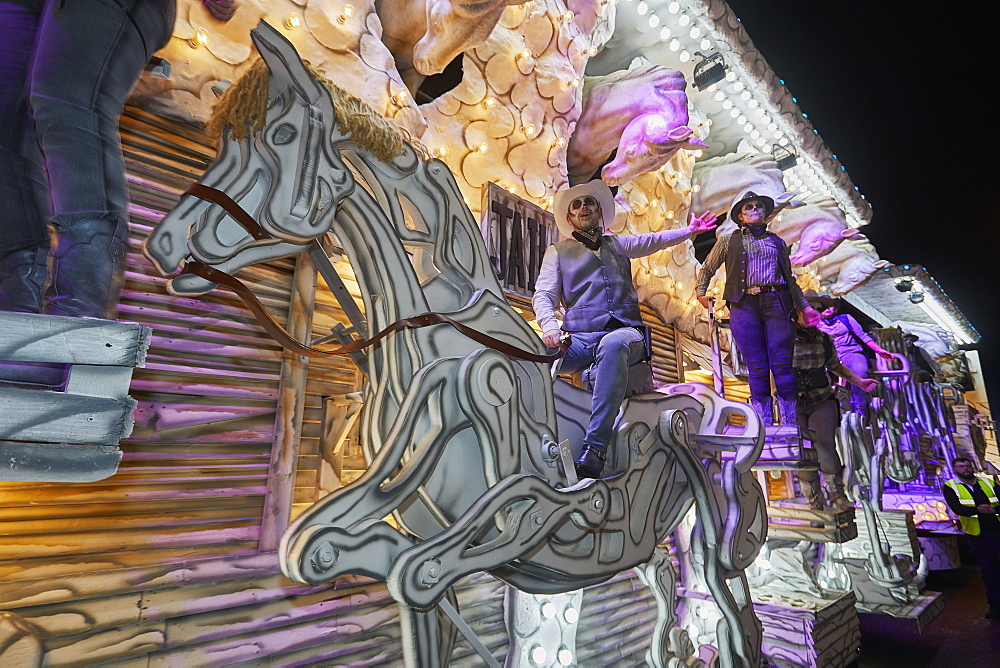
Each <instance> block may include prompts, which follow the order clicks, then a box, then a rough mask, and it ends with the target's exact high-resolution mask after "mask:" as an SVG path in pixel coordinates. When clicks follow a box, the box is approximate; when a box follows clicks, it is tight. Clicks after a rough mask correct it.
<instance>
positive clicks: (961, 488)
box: [945, 478, 1000, 536]
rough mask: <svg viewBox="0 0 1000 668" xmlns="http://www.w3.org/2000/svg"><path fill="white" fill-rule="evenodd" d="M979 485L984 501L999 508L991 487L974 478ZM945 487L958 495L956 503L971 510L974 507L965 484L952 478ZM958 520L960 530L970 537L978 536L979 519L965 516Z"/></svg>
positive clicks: (973, 501)
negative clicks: (984, 497)
mask: <svg viewBox="0 0 1000 668" xmlns="http://www.w3.org/2000/svg"><path fill="white" fill-rule="evenodd" d="M976 481H977V482H978V483H979V487H980V489H982V490H983V493H984V494H986V499H987V500H988V501H989V502H990V504H991V505H994V506H1000V500H997V496H996V494H995V493H994V491H993V485H990V484H989V483H988V482H987V481H985V480H983V479H982V478H976ZM945 485H946V486H948V487H950V488H951V490H952V491H953V492H955V494H957V495H958V502H959V503H961V504H962V505H963V506H970V507H972V508H975V507H976V501H975V499H973V498H972V492H970V491H969V488H968V487H966V486H965V483H963V482H962V481H960V480H959V479H958V478H953V479H951V480H949V481H948V482H946V483H945ZM958 520H959V521H960V522H961V523H962V529H963V530H964V531H965V533H967V534H969V535H970V536H978V535H979V518H978V517H966V516H965V515H959V516H958Z"/></svg>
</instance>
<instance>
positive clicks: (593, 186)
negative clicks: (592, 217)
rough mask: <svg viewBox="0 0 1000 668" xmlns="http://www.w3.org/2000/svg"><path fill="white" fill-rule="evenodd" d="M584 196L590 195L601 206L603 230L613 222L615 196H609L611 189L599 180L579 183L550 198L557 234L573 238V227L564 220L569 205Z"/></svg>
mask: <svg viewBox="0 0 1000 668" xmlns="http://www.w3.org/2000/svg"><path fill="white" fill-rule="evenodd" d="M584 195H590V196H591V197H593V198H594V199H596V200H597V203H598V204H600V205H601V218H602V219H603V223H604V224H603V227H604V228H605V229H607V227H608V226H609V225H611V223H612V222H614V220H615V196H614V195H613V194H611V188H609V187H608V184H607V183H605V182H604V181H602V180H600V179H594V180H593V181H590V182H588V183H581V184H580V185H578V186H573V187H572V188H566V189H565V190H560V191H559V192H557V193H556V194H555V196H554V197H553V198H552V214H553V215H554V216H555V219H556V227H558V228H559V232H561V233H562V235H563V236H564V237H567V238H569V237H572V236H573V226H572V225H571V224H570V223H569V221H568V220H566V214H567V213H568V212H569V204H570V202H572V201H573V200H575V199H576V198H577V197H583V196H584Z"/></svg>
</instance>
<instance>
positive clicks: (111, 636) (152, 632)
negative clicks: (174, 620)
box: [45, 623, 165, 668]
mask: <svg viewBox="0 0 1000 668" xmlns="http://www.w3.org/2000/svg"><path fill="white" fill-rule="evenodd" d="M58 640H60V641H63V642H58V641H56V640H50V641H49V642H48V643H47V646H46V650H47V651H46V655H45V663H46V665H50V666H60V668H63V667H65V668H76V667H77V666H79V667H80V668H89V666H93V665H96V664H98V663H103V662H106V661H114V660H117V659H121V658H126V657H136V656H140V655H143V654H148V653H149V652H152V651H155V650H157V649H159V648H161V647H163V644H164V641H165V637H164V631H163V624H158V623H153V624H143V625H140V626H129V627H127V628H124V629H120V630H119V629H115V630H109V631H102V632H99V633H93V634H83V635H82V637H81V636H70V637H68V638H60V639H58Z"/></svg>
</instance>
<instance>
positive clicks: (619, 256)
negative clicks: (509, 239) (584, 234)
mask: <svg viewBox="0 0 1000 668" xmlns="http://www.w3.org/2000/svg"><path fill="white" fill-rule="evenodd" d="M555 249H556V252H557V253H559V277H560V281H561V283H560V286H559V287H560V290H561V292H562V299H563V303H564V304H565V305H566V317H565V318H564V319H563V327H562V328H563V329H564V330H565V331H567V332H600V331H603V330H605V329H607V327H608V322H609V321H610V320H611V318H617V319H618V320H619V321H621V323H622V324H624V325H632V326H640V325H642V316H641V315H640V313H639V296H638V295H637V294H636V291H635V286H634V285H633V284H632V261H631V260H629V258H627V257H626V256H625V254H624V253H623V252H622V248H621V246H620V245H619V243H618V240H617V239H615V237H614V235H605V236H604V237H603V239H602V240H601V250H600V254H598V253H596V252H594V251H592V250H590V249H589V248H587V247H586V246H584V245H583V244H582V243H580V242H579V241H577V240H575V239H564V240H562V241H559V242H557V243H556V244H555Z"/></svg>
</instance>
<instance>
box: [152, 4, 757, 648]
mask: <svg viewBox="0 0 1000 668" xmlns="http://www.w3.org/2000/svg"><path fill="white" fill-rule="evenodd" d="M252 36H253V42H254V44H255V45H256V47H257V50H258V51H259V52H260V54H261V56H262V57H263V63H264V65H260V66H258V67H255V68H253V69H251V70H250V72H248V74H247V75H245V76H244V77H243V79H241V80H240V81H239V82H237V83H236V84H234V85H233V86H232V88H231V90H230V91H227V98H229V99H236V100H239V99H245V100H254V99H258V98H259V102H258V103H257V104H258V106H256V107H254V106H253V104H249V105H248V106H249V108H251V111H250V112H248V113H247V114H245V117H236V116H234V119H233V120H232V121H231V127H230V129H228V130H226V132H225V133H224V135H223V140H222V142H221V151H220V154H219V157H218V159H217V160H216V162H215V163H214V164H213V165H212V166H211V167H209V169H208V170H207V171H206V173H205V175H204V178H203V179H202V180H201V182H200V183H199V184H195V185H194V186H192V188H191V189H190V190H189V191H188V194H186V195H185V196H184V197H183V198H182V199H181V201H180V203H179V204H178V206H177V207H176V208H175V209H174V210H173V212H171V213H170V214H169V215H168V216H167V217H166V218H164V220H163V222H162V223H161V224H160V226H159V227H158V228H157V229H156V230H155V231H154V233H153V234H152V235H151V236H150V238H149V240H148V241H147V244H146V247H145V251H146V253H147V255H149V256H150V258H151V259H153V261H154V262H156V263H157V265H158V266H159V268H160V269H161V270H163V271H164V272H165V273H166V272H172V271H175V270H176V269H177V268H178V267H180V266H184V267H185V271H184V273H181V274H180V275H178V276H176V277H174V278H172V279H171V281H170V282H169V284H168V287H169V289H170V290H171V291H172V292H174V293H176V294H185V295H194V294H202V293H205V292H207V291H209V290H211V289H213V288H214V287H216V285H217V284H219V283H226V284H233V281H232V279H231V277H230V276H229V274H232V273H234V272H236V271H238V270H239V269H241V268H243V267H246V266H249V265H250V264H253V263H256V262H261V261H264V260H268V259H273V258H277V257H282V256H288V255H292V254H295V253H300V252H311V254H312V257H314V258H316V257H317V256H318V255H319V254H318V253H317V252H316V250H317V249H318V248H319V247H320V246H319V242H320V240H322V239H323V237H325V235H327V234H328V233H332V234H333V235H335V238H336V242H338V243H339V244H340V246H341V247H342V248H343V249H344V251H345V253H346V255H347V256H348V258H349V261H350V263H351V266H352V268H353V270H354V273H355V275H356V277H357V280H358V283H359V285H360V286H361V288H362V290H361V291H362V294H363V296H364V314H363V315H362V314H360V313H359V312H358V309H357V308H356V307H354V305H353V303H352V304H344V306H345V311H346V312H347V314H348V316H349V317H350V318H351V320H352V321H353V323H352V324H353V328H352V329H353V330H354V331H355V332H356V333H357V334H359V335H360V337H361V338H363V337H365V336H370V337H371V338H369V339H368V340H367V341H365V342H358V343H355V344H351V345H350V346H348V348H349V349H350V350H351V351H353V353H354V358H355V360H357V361H359V364H360V365H361V368H362V371H363V372H364V374H365V376H366V380H367V384H366V389H365V393H364V397H365V406H364V413H363V416H362V418H361V422H362V424H361V439H362V446H363V449H364V452H365V457H366V460H367V462H368V465H369V468H368V471H367V472H366V473H365V474H364V475H363V476H362V477H361V478H359V479H358V480H356V481H355V482H353V483H350V484H348V485H347V486H345V487H343V488H341V489H339V490H337V491H335V492H334V493H332V494H330V495H329V496H327V497H325V498H323V499H321V500H320V501H318V502H317V503H316V504H314V505H313V506H312V507H311V508H310V509H309V510H307V511H306V512H305V513H303V514H302V515H301V516H300V517H299V518H297V520H296V521H295V522H294V523H293V524H292V525H291V526H290V527H289V528H288V530H287V531H286V533H285V535H284V537H283V539H282V542H281V547H280V553H279V554H280V559H281V567H282V570H283V571H284V572H285V574H286V575H287V576H288V577H290V578H292V579H293V580H296V581H300V582H306V583H314V584H318V583H324V582H329V581H331V580H332V579H334V578H336V577H338V576H340V575H344V574H358V575H366V576H370V577H373V578H375V579H377V580H380V581H383V582H385V583H386V584H387V586H388V589H389V591H390V592H391V594H392V596H393V598H394V599H395V600H396V601H397V602H398V604H399V610H400V619H401V624H402V627H403V638H404V655H405V658H406V661H407V664H408V665H410V666H421V668H424V667H427V666H437V665H445V664H447V662H448V658H449V655H450V652H451V648H452V643H453V641H454V638H455V631H454V630H453V629H452V628H451V625H445V624H441V623H439V617H438V615H437V614H436V613H435V612H434V610H435V608H436V607H437V606H439V605H441V606H445V608H446V611H447V608H448V605H449V604H448V601H449V600H451V601H452V602H454V595H453V594H451V593H450V588H451V587H452V585H454V584H455V582H456V581H458V580H459V579H460V578H462V577H463V576H466V575H468V574H470V573H473V572H476V571H487V572H489V573H491V574H492V575H494V576H496V577H497V578H500V579H501V580H503V581H504V582H506V583H508V584H510V585H511V586H513V587H516V588H518V589H521V590H523V591H527V592H531V593H536V594H555V593H559V592H566V591H572V590H576V589H580V588H582V587H585V586H587V585H592V584H596V583H599V582H602V581H604V580H606V579H608V578H610V577H611V576H612V575H614V574H615V573H617V572H619V571H622V570H624V569H627V568H632V567H636V566H639V565H641V564H643V563H645V562H647V561H649V560H650V559H651V557H653V555H654V551H655V550H656V546H657V544H658V543H660V542H661V541H663V540H664V539H665V538H666V537H667V536H668V534H669V533H670V532H671V531H673V529H674V528H675V527H676V526H677V525H678V523H679V522H680V520H681V519H682V518H683V516H684V515H685V514H686V513H687V511H688V510H690V509H691V508H692V505H693V506H694V510H695V517H696V520H697V523H696V528H695V530H694V534H693V535H694V538H693V540H694V541H695V543H696V544H697V545H698V547H699V549H700V550H702V552H703V554H704V557H705V558H704V563H705V567H704V572H703V573H699V578H698V579H699V581H702V582H704V583H706V586H707V589H708V591H707V592H706V593H707V594H709V595H711V597H713V598H714V600H715V601H716V603H717V605H718V606H719V609H720V613H721V618H720V620H719V621H718V624H717V626H716V628H715V629H714V632H715V635H716V639H717V645H718V648H717V649H718V651H719V658H720V660H721V662H722V664H723V665H732V666H747V667H749V666H757V665H758V664H759V661H760V641H761V626H760V623H759V622H758V621H757V619H756V617H755V616H754V613H753V609H752V607H751V602H750V596H749V591H748V589H747V584H746V579H745V577H744V575H743V569H744V568H745V567H746V566H748V565H749V564H750V563H751V562H752V561H753V559H754V558H755V557H756V555H757V553H758V551H759V549H760V546H761V545H762V543H763V541H764V538H765V532H766V516H765V514H764V504H763V496H762V493H761V490H760V487H759V485H758V484H757V482H756V480H755V479H754V478H753V475H752V473H751V472H750V467H751V466H752V464H753V463H754V462H755V461H756V459H757V456H758V455H759V453H760V449H761V447H762V433H761V429H760V423H759V421H758V420H757V418H756V417H755V416H754V414H753V412H752V411H748V410H747V408H746V407H745V406H744V405H743V404H739V403H734V402H728V401H725V400H723V399H721V398H719V397H718V396H717V395H716V394H714V393H713V392H712V391H711V390H708V389H704V388H701V387H700V386H697V387H696V386H692V385H676V386H672V387H668V388H665V389H663V390H662V391H661V392H660V393H657V394H650V395H641V396H637V397H633V398H631V399H630V400H628V401H627V403H626V406H625V407H624V408H623V413H622V415H621V416H620V419H619V424H618V428H617V437H616V438H617V440H616V442H615V443H614V444H613V445H612V447H611V448H610V449H609V460H608V466H607V471H608V477H607V478H605V479H601V480H591V479H585V480H582V481H580V482H578V483H576V484H569V483H568V482H567V480H566V478H565V476H564V474H563V472H562V469H561V467H560V458H559V454H558V450H559V448H558V446H557V445H556V444H557V443H558V442H559V441H561V440H569V442H570V443H574V442H576V443H578V442H579V441H580V440H581V437H582V434H583V430H584V426H585V425H586V423H587V420H588V419H589V411H588V410H587V408H586V407H589V406H590V403H591V399H590V395H589V393H587V392H586V391H584V390H582V389H578V388H575V387H573V386H572V385H570V384H568V383H565V382H563V381H556V382H555V383H553V381H552V379H551V376H550V373H549V368H548V366H547V365H546V364H545V361H546V360H547V359H549V356H547V355H546V351H545V348H544V346H543V345H542V343H541V341H540V339H539V338H538V336H537V335H536V334H535V332H534V331H533V330H532V329H531V328H530V327H529V326H528V325H527V324H526V323H525V322H524V320H523V319H522V318H521V317H520V316H519V315H518V314H517V313H516V312H515V311H514V310H513V309H512V308H511V307H510V306H509V305H508V303H507V302H506V300H505V298H504V295H503V292H502V290H501V288H500V286H499V284H498V282H497V279H496V276H495V274H494V269H493V267H492V266H491V264H490V261H489V258H488V256H487V253H486V248H485V245H484V243H483V240H482V237H481V236H480V233H479V231H478V226H477V224H476V221H475V220H474V218H473V216H472V214H471V212H470V211H469V210H468V208H467V206H466V205H465V204H464V202H463V198H462V193H461V192H460V190H459V188H458V186H457V184H456V183H455V181H454V178H453V177H452V174H451V172H450V171H449V169H448V167H447V166H446V165H445V164H444V163H442V162H440V161H437V160H426V159H424V158H423V157H422V156H421V155H420V154H418V153H417V152H416V151H415V150H414V149H413V148H412V147H411V146H410V145H408V144H407V143H406V142H404V141H402V140H401V137H400V136H399V133H398V132H396V131H395V130H394V129H393V127H392V126H391V124H389V123H388V122H386V121H385V120H384V119H381V118H380V117H378V116H377V115H376V114H374V112H372V111H371V110H365V109H363V107H364V105H363V104H362V103H360V102H358V101H357V100H356V99H353V98H351V97H350V96H348V95H346V94H345V93H343V92H342V91H339V90H338V89H336V87H334V86H332V85H331V84H328V83H327V84H324V83H320V82H319V81H317V78H316V77H315V76H314V75H313V74H311V73H310V70H309V68H308V67H307V66H306V65H304V64H303V63H302V61H301V60H300V58H299V56H298V54H297V53H296V52H295V49H294V47H293V46H292V45H291V44H290V43H289V42H288V41H287V40H286V39H285V38H284V37H282V36H281V35H280V34H279V33H278V32H277V31H275V30H274V29H273V28H271V26H269V25H267V24H266V23H264V22H261V24H260V25H259V26H258V27H257V28H256V29H255V30H254V31H253V32H252ZM265 66H266V69H265ZM230 96H231V97H230ZM224 102H226V98H224V99H223V100H222V103H224ZM220 104H221V103H220ZM253 109H256V111H253ZM254 123H256V127H252V128H251V129H250V130H249V131H244V128H245V127H246V124H251V125H253V124H254ZM248 132H249V134H248ZM321 271H324V270H323V268H322V267H321ZM327 271H328V270H327ZM327 271H324V275H327ZM235 285H236V286H238V285H239V284H238V283H235ZM248 299H251V301H252V295H250V296H248ZM427 314H440V315H437V316H428V315H427ZM375 333H379V334H378V335H377V336H376V335H375ZM363 347H364V352H363V353H362V352H361V349H362V348H363ZM301 350H303V351H305V353H306V354H319V353H317V352H315V351H313V350H312V349H307V348H302V349H301ZM734 413H736V414H740V415H743V416H744V417H745V418H746V421H747V427H746V428H745V430H744V431H743V433H742V434H740V435H739V436H730V435H727V434H724V433H723V426H724V425H725V424H726V422H727V419H728V417H729V416H730V415H732V414H734ZM577 447H578V445H577ZM390 513H391V514H393V516H394V517H395V519H396V520H397V522H398V524H399V526H400V527H401V530H398V529H396V528H394V527H393V526H391V525H390V524H388V523H386V522H384V521H383V518H384V517H386V516H387V515H389V514H390ZM660 562H664V563H666V566H665V567H666V568H668V569H669V568H670V565H669V561H668V560H663V559H661V560H660ZM664 579H665V580H666V581H669V582H671V583H672V578H670V577H667V578H661V580H664ZM654 593H655V594H656V595H657V597H658V599H659V601H660V603H661V606H660V607H661V610H666V611H668V612H667V613H666V614H663V615H661V620H660V623H659V626H658V628H657V631H656V637H654V638H653V639H652V644H653V646H654V647H655V648H658V650H657V652H652V653H651V655H652V654H656V656H650V661H651V663H652V664H653V665H666V663H667V662H668V661H669V660H670V658H671V657H672V656H673V654H672V650H671V648H670V646H669V645H670V643H669V639H668V636H669V635H670V631H671V628H670V627H671V626H673V622H674V621H675V620H676V617H675V616H674V614H673V610H674V600H673V596H674V592H673V587H672V585H671V586H667V587H663V588H661V591H656V592H654ZM427 611H430V612H427ZM491 660H492V659H491Z"/></svg>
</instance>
